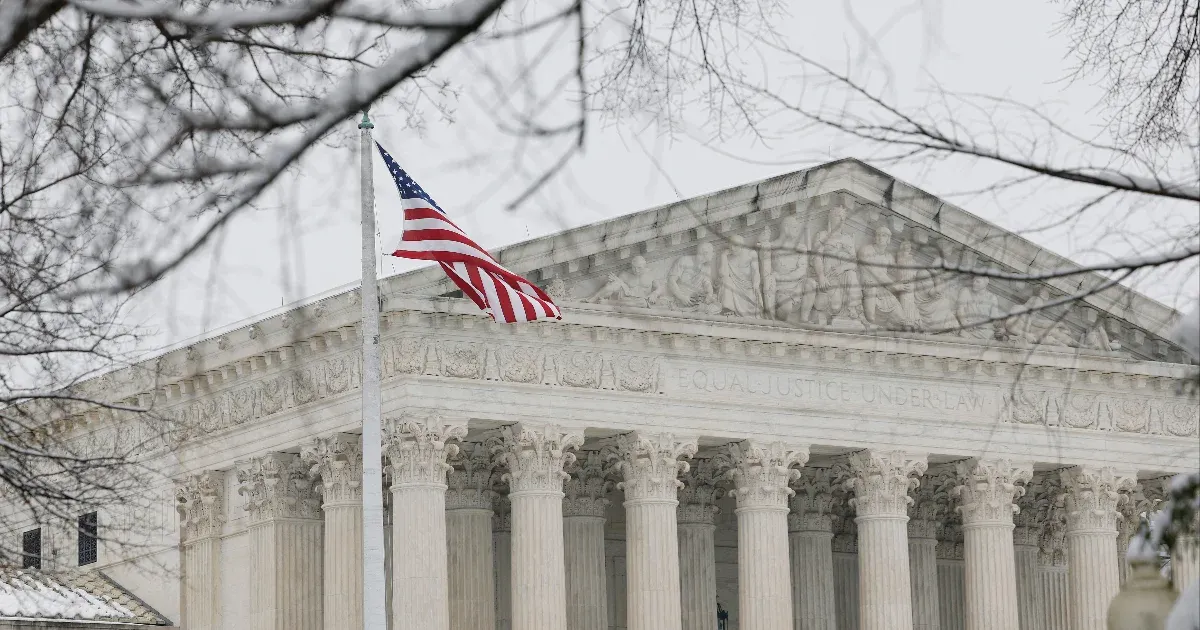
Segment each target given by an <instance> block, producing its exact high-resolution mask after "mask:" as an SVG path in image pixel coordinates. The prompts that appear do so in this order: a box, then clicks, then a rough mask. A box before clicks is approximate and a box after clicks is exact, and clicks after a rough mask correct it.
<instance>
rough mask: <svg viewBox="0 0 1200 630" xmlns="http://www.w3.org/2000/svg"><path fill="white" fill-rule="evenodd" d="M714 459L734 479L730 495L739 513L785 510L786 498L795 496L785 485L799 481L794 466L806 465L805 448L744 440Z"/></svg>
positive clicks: (806, 448) (806, 453)
mask: <svg viewBox="0 0 1200 630" xmlns="http://www.w3.org/2000/svg"><path fill="white" fill-rule="evenodd" d="M713 459H714V460H716V461H715V463H717V465H718V466H720V467H722V468H725V469H727V470H728V472H727V473H726V475H728V476H729V478H731V479H733V482H734V489H733V490H732V491H731V492H730V493H729V494H730V495H732V496H733V497H735V498H736V499H737V506H738V509H742V508H761V507H769V508H779V509H783V510H787V504H788V497H790V496H792V495H793V494H795V492H794V491H793V490H792V489H791V488H790V487H788V485H789V483H791V481H792V480H794V479H797V478H799V477H800V471H799V470H796V469H795V468H793V466H803V465H804V464H806V463H807V462H808V446H800V445H793V444H785V443H784V442H779V441H775V442H764V441H759V440H744V441H742V442H740V443H737V442H735V443H733V444H730V445H729V448H728V449H727V451H726V452H724V453H720V454H718V455H717V456H716V457H714V458H713Z"/></svg>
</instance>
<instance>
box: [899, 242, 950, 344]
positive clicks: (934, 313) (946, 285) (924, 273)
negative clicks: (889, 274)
mask: <svg viewBox="0 0 1200 630" xmlns="http://www.w3.org/2000/svg"><path fill="white" fill-rule="evenodd" d="M896 261H897V262H898V263H899V262H900V257H899V256H897V258H896ZM901 264H903V263H901ZM941 265H942V257H941V256H935V257H934V260H933V265H931V268H930V269H922V270H920V271H918V272H917V275H916V278H917V280H916V283H915V286H914V293H913V299H914V301H915V302H916V306H917V312H918V314H919V315H920V319H921V329H922V330H927V331H930V332H935V333H937V332H943V333H944V332H949V331H950V330H953V329H955V328H957V327H958V317H957V315H955V313H954V298H953V295H954V287H953V286H951V285H952V283H950V282H947V281H946V279H945V277H944V276H943V275H942V274H941V273H940V272H939V271H937V269H938V268H939V267H941Z"/></svg>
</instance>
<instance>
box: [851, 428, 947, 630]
mask: <svg viewBox="0 0 1200 630" xmlns="http://www.w3.org/2000/svg"><path fill="white" fill-rule="evenodd" d="M849 464H850V472H851V478H850V480H849V481H848V482H847V484H846V485H847V488H849V489H851V490H853V492H854V498H853V499H851V500H850V501H851V503H852V504H853V506H854V510H855V513H856V514H857V515H858V516H856V517H855V519H854V522H855V523H856V524H857V525H858V601H859V624H860V626H859V627H860V628H861V629H862V630H909V629H911V628H912V624H913V613H912V582H911V580H910V578H909V574H908V572H909V563H908V527H907V524H908V504H909V503H911V502H912V499H911V498H909V496H908V491H909V490H910V489H912V488H915V487H917V485H918V482H917V480H916V479H913V478H912V477H911V476H912V475H913V474H917V475H920V474H924V472H925V469H926V468H927V464H926V463H925V456H924V455H914V454H910V453H904V452H900V451H874V450H870V451H862V452H858V453H855V454H853V455H851V456H850V461H849Z"/></svg>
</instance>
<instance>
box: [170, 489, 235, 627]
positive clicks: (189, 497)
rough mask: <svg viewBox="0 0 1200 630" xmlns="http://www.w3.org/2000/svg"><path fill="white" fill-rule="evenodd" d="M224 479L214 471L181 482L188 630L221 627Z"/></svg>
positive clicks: (184, 606)
mask: <svg viewBox="0 0 1200 630" xmlns="http://www.w3.org/2000/svg"><path fill="white" fill-rule="evenodd" d="M224 499H225V479H224V476H223V475H222V474H221V473H219V472H215V471H209V472H204V473H201V474H198V475H193V476H190V477H187V478H184V479H182V480H180V482H179V483H178V484H177V485H176V488H175V501H176V505H177V506H178V509H179V533H180V537H181V544H182V547H183V553H182V557H181V559H180V564H181V566H180V573H181V575H180V585H181V587H182V588H181V596H182V601H181V602H180V616H181V617H182V619H181V623H182V625H183V627H185V628H187V629H188V630H218V629H219V628H220V627H221V599H220V595H221V527H222V525H224V523H225V512H224Z"/></svg>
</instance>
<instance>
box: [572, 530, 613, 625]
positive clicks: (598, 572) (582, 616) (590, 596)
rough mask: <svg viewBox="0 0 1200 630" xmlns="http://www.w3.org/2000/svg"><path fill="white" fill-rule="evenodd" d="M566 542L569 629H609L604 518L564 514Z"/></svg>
mask: <svg viewBox="0 0 1200 630" xmlns="http://www.w3.org/2000/svg"><path fill="white" fill-rule="evenodd" d="M563 544H564V546H565V555H566V580H567V628H568V630H607V629H608V580H607V579H606V577H605V574H604V517H603V516H566V517H564V518H563Z"/></svg>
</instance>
